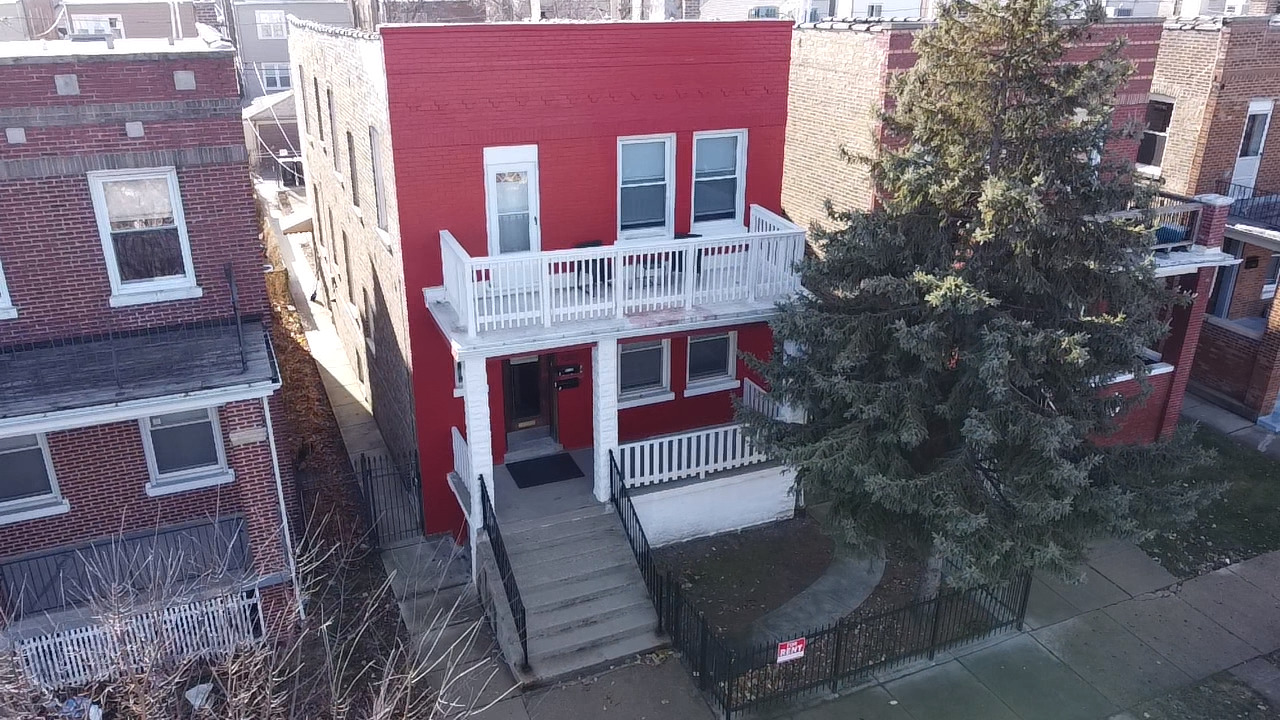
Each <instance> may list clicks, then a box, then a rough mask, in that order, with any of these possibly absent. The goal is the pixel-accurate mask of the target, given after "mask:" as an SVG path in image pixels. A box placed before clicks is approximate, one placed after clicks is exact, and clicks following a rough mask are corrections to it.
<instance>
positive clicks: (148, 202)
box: [89, 168, 195, 293]
mask: <svg viewBox="0 0 1280 720" xmlns="http://www.w3.org/2000/svg"><path fill="white" fill-rule="evenodd" d="M89 188H90V193H91V195H92V197H93V206H94V213H95V214H96V215H97V218H98V231H99V233H100V235H101V237H102V246H103V250H104V253H105V254H106V258H107V270H108V274H109V275H110V276H111V284H112V288H113V289H114V290H115V291H116V292H117V293H121V292H126V293H127V292H135V291H146V290H154V289H156V288H157V286H165V287H173V286H192V285H194V284H195V272H194V271H193V270H192V267H191V247H190V245H189V243H188V240H187V226H186V222H185V221H184V219H183V216H182V195H181V193H180V192H179V190H178V173H177V171H175V170H174V169H173V168H158V169H153V170H119V171H116V170H109V171H105V172H94V173H89Z"/></svg>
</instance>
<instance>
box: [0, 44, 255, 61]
mask: <svg viewBox="0 0 1280 720" xmlns="http://www.w3.org/2000/svg"><path fill="white" fill-rule="evenodd" d="M234 51H235V48H234V47H232V46H231V44H230V43H225V42H219V43H215V44H212V45H211V44H209V43H208V42H205V41H204V40H202V39H200V38H184V39H182V40H174V41H173V42H172V43H171V42H170V41H169V39H168V38H126V39H121V40H114V41H112V43H111V47H107V41H106V40H97V39H95V40H9V41H7V42H0V60H8V61H10V62H9V64H12V63H13V62H14V61H17V62H22V61H33V62H39V61H40V60H42V59H47V58H63V57H124V56H129V55H195V54H218V53H224V54H225V53H232V52H234Z"/></svg>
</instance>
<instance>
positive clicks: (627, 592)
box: [501, 505, 666, 685]
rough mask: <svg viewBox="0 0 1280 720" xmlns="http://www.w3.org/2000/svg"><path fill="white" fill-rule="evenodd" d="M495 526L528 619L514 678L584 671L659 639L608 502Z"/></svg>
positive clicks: (536, 681)
mask: <svg viewBox="0 0 1280 720" xmlns="http://www.w3.org/2000/svg"><path fill="white" fill-rule="evenodd" d="M501 529H502V536H503V540H504V541H505V544H506V547H507V552H508V553H509V554H510V558H511V565H512V570H513V573H514V575H515V579H516V584H517V585H518V586H519V588H520V595H521V598H522V599H523V600H524V604H525V611H526V618H527V621H528V633H529V666H530V667H529V670H528V671H527V672H525V671H520V672H518V673H517V676H518V679H519V680H520V681H521V682H523V683H524V684H526V685H540V684H546V683H548V682H551V681H554V680H558V679H564V678H567V677H573V676H578V675H582V674H586V673H588V672H589V671H591V670H594V669H597V668H600V667H603V666H607V665H610V664H615V663H617V662H619V661H622V660H626V659H628V658H631V657H634V656H636V655H639V654H641V653H644V652H648V651H650V650H653V649H655V648H659V647H662V646H664V645H665V644H666V641H665V640H664V639H663V638H661V637H659V636H658V635H657V633H656V632H655V630H656V629H657V626H658V616H657V614H656V613H655V612H654V610H653V605H652V604H651V603H650V601H649V596H648V593H647V591H646V590H645V586H644V579H643V578H642V577H641V576H640V569H639V568H638V567H637V566H636V561H635V556H634V555H632V553H631V547H630V546H629V545H628V544H627V539H626V536H625V535H624V534H623V531H622V524H621V523H620V522H619V521H618V518H617V516H615V515H614V513H613V509H612V507H611V506H609V505H597V506H592V507H588V508H582V509H579V510H574V511H571V512H566V513H561V514H558V515H553V516H549V517H545V518H539V519H536V520H527V521H523V522H513V523H509V524H507V525H503V526H502V528H501ZM503 600H505V598H503ZM505 654H507V655H511V653H510V652H507V653H505ZM515 659H516V660H518V655H517V656H516V658H515ZM512 664H513V665H517V664H518V663H517V662H513V663H512Z"/></svg>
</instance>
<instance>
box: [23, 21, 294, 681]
mask: <svg viewBox="0 0 1280 720" xmlns="http://www.w3.org/2000/svg"><path fill="white" fill-rule="evenodd" d="M0 118H2V119H3V121H2V123H0V124H2V125H3V127H4V128H5V136H4V138H3V140H0V480H2V481H3V482H0V601H2V602H3V610H4V613H5V617H6V619H7V625H6V627H5V628H4V629H3V634H2V636H0V637H2V638H3V641H4V642H5V643H7V644H9V645H10V646H16V647H17V648H18V650H19V651H20V657H21V658H22V660H23V663H24V665H25V666H26V669H27V671H28V672H29V673H31V674H32V675H33V676H34V677H35V678H36V679H37V680H39V681H40V682H42V683H45V684H47V685H54V686H56V685H66V684H73V685H74V684H79V683H83V682H85V681H87V680H89V679H92V678H93V677H94V675H95V674H96V673H97V672H98V671H99V670H100V669H101V665H99V664H100V663H105V664H107V665H108V666H111V665H114V664H115V663H116V662H117V658H115V657H112V656H110V653H111V650H110V647H111V643H110V642H109V639H108V638H107V637H106V636H105V634H104V633H103V632H102V631H95V630H93V629H92V628H93V627H94V623H95V622H96V621H95V620H94V619H93V613H92V612H89V611H87V610H86V606H90V605H92V602H93V600H94V599H95V598H96V596H97V595H98V593H99V592H102V591H104V588H106V587H120V586H125V587H131V588H133V589H134V590H136V591H137V593H138V597H137V601H136V602H137V605H136V607H135V608H133V611H134V612H136V613H138V614H139V615H140V616H141V619H140V622H142V623H143V624H144V626H147V627H150V625H147V624H148V623H151V624H157V623H160V622H161V620H160V618H161V613H162V611H163V612H164V613H167V614H165V615H164V617H174V616H181V617H183V618H185V620H184V623H185V625H183V627H184V628H185V634H184V632H178V631H177V630H176V629H175V628H176V627H177V626H173V625H170V626H166V627H168V628H169V632H177V636H175V637H173V638H171V639H172V640H173V641H174V642H176V643H181V644H183V647H185V648H187V649H188V650H192V651H197V650H201V649H204V647H203V646H202V643H206V642H208V638H209V637H210V636H212V637H219V638H221V639H222V640H221V641H220V642H223V643H234V642H249V641H253V640H255V639H257V638H259V637H261V636H262V634H263V632H264V625H266V626H270V624H271V622H272V620H273V619H275V618H277V617H278V616H281V615H282V614H283V613H284V612H285V611H286V610H287V609H288V608H290V607H291V606H292V605H293V604H295V603H296V602H297V599H296V593H295V592H294V590H293V582H292V559H291V538H290V533H289V527H288V522H287V515H288V511H287V510H286V508H287V507H289V506H291V505H292V500H293V498H294V493H293V491H292V489H291V486H290V483H291V479H290V475H289V472H288V470H289V469H288V467H286V466H282V464H281V462H280V458H279V456H278V454H277V442H278V438H280V437H281V436H282V434H283V433H282V430H281V428H280V426H279V421H278V418H279V417H281V410H280V408H279V406H278V401H277V394H276V391H277V389H278V388H279V387H280V381H279V374H278V372H277V369H276V364H275V359H274V356H273V353H272V349H271V343H270V339H269V336H268V331H269V328H268V327H267V321H268V317H267V314H268V310H269V307H268V304H267V299H266V288H265V283H264V281H263V270H262V258H263V255H262V248H261V244H260V241H259V239H258V237H259V228H258V221H257V216H256V209H255V204H254V198H253V193H252V189H251V187H250V184H249V176H248V165H247V157H246V155H247V153H246V149H245V146H244V136H243V132H242V129H241V122H240V99H239V94H238V88H237V84H236V69H235V55H234V51H233V50H231V49H219V48H215V47H210V46H209V45H207V44H206V43H204V42H203V41H199V40H180V41H177V42H176V43H173V44H170V43H169V42H168V41H166V40H147V39H142V40H130V39H124V40H116V41H114V42H113V43H112V44H110V45H109V44H108V43H106V42H105V41H92V42H80V41H78V42H74V43H73V42H70V41H31V42H10V43H4V44H3V45H0ZM273 418H275V419H276V420H275V421H274V422H273ZM281 442H282V441H281ZM153 629H154V628H153ZM201 638H204V639H201ZM72 658H74V659H75V662H72Z"/></svg>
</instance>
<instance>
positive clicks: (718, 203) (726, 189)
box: [693, 178, 738, 222]
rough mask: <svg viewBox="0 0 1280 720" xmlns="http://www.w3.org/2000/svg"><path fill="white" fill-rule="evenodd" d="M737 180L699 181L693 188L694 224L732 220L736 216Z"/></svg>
mask: <svg viewBox="0 0 1280 720" xmlns="http://www.w3.org/2000/svg"><path fill="white" fill-rule="evenodd" d="M737 201H738V180H737V178H725V179H723V180H699V181H697V182H696V183H694V187H693V219H694V222H702V221H704V220H732V219H733V218H734V217H736V216H737V214H738V213H737V204H738V203H737Z"/></svg>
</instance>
